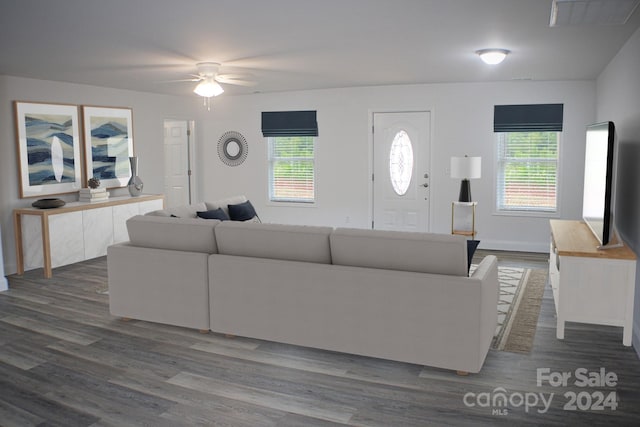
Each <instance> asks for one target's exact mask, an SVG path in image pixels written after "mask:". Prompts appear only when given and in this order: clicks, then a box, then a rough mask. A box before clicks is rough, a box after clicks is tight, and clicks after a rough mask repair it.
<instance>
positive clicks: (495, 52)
mask: <svg viewBox="0 0 640 427" xmlns="http://www.w3.org/2000/svg"><path fill="white" fill-rule="evenodd" d="M476 53H477V54H478V55H479V56H480V59H482V61H483V62H484V63H485V64H489V65H496V64H499V63H501V62H502V61H504V58H506V57H507V55H508V54H510V53H511V51H510V50H507V49H480V50H477V51H476Z"/></svg>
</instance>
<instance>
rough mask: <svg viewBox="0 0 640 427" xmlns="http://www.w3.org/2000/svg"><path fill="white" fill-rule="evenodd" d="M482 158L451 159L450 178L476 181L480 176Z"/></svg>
mask: <svg viewBox="0 0 640 427" xmlns="http://www.w3.org/2000/svg"><path fill="white" fill-rule="evenodd" d="M481 169H482V157H468V156H464V157H452V158H451V178H458V179H477V178H480V177H481V176H482V174H481Z"/></svg>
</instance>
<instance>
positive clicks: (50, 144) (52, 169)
mask: <svg viewBox="0 0 640 427" xmlns="http://www.w3.org/2000/svg"><path fill="white" fill-rule="evenodd" d="M14 110H15V119H16V140H17V145H18V150H17V151H18V163H19V167H20V197H21V198H24V197H40V196H46V195H52V194H63V193H71V192H74V191H78V190H79V189H80V188H81V187H82V167H81V155H80V133H79V126H78V107H77V106H75V105H66V104H45V103H38V102H21V101H14Z"/></svg>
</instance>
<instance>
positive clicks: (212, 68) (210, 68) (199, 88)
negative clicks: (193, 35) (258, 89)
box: [174, 62, 256, 110]
mask: <svg viewBox="0 0 640 427" xmlns="http://www.w3.org/2000/svg"><path fill="white" fill-rule="evenodd" d="M220 67H221V64H219V63H217V62H199V63H197V64H196V68H197V70H198V71H197V72H198V74H191V76H193V78H191V79H185V80H174V81H181V82H198V84H197V85H196V87H195V88H194V89H193V92H194V93H196V94H197V95H200V96H202V97H203V98H205V99H204V105H205V106H206V107H207V109H208V110H210V109H211V98H212V97H214V96H218V95H220V94H222V93H223V92H224V89H223V87H222V85H221V83H222V84H230V85H238V86H254V85H255V84H256V83H255V82H253V81H251V80H246V78H247V77H250V75H247V74H219V73H218V70H219V69H220Z"/></svg>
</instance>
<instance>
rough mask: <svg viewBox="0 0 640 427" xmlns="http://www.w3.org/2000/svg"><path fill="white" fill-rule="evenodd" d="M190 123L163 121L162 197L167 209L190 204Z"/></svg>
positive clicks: (185, 121)
mask: <svg viewBox="0 0 640 427" xmlns="http://www.w3.org/2000/svg"><path fill="white" fill-rule="evenodd" d="M190 133H191V132H190V123H189V121H187V120H165V121H164V195H165V204H166V206H167V207H174V206H181V205H186V204H189V203H191V183H190V177H191V167H190V164H191V162H190V151H191V150H190V141H189V139H190Z"/></svg>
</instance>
